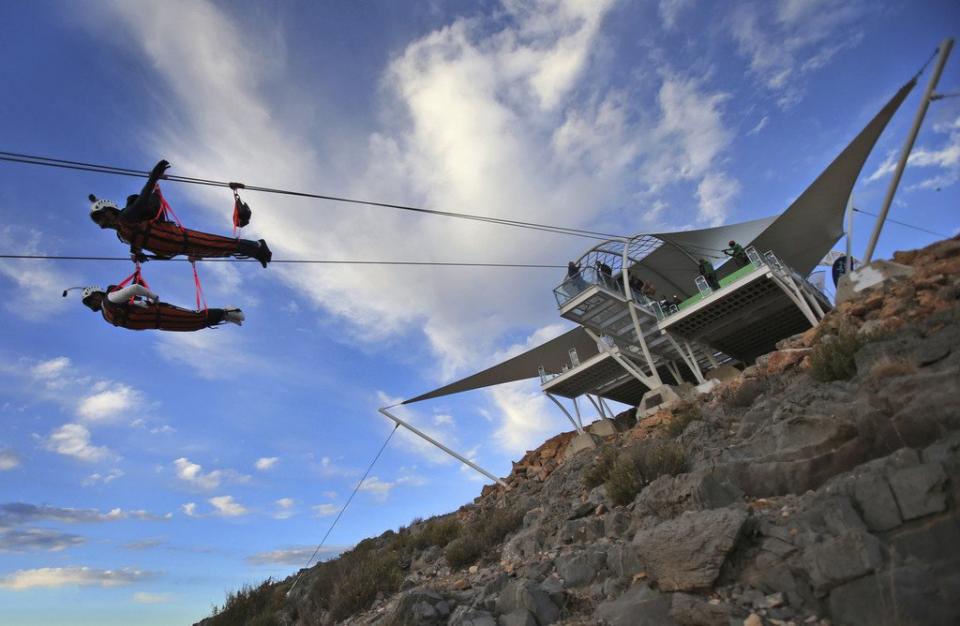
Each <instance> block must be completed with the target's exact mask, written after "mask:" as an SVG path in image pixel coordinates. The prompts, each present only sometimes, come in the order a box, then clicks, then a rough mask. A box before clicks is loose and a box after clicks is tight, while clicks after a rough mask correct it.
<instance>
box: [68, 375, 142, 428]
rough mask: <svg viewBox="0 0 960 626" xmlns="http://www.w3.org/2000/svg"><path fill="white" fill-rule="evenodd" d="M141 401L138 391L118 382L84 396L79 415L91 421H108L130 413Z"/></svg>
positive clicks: (79, 405)
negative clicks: (108, 387) (109, 387)
mask: <svg viewBox="0 0 960 626" xmlns="http://www.w3.org/2000/svg"><path fill="white" fill-rule="evenodd" d="M139 401H140V393H139V392H138V391H136V390H135V389H133V388H132V387H129V386H127V385H123V384H119V383H118V384H114V385H113V387H112V388H111V389H105V390H103V391H99V392H97V393H93V394H91V395H89V396H87V397H85V398H83V399H82V400H81V401H80V403H79V404H78V405H77V415H79V416H80V417H81V418H83V419H85V420H87V421H90V422H106V421H110V420H112V419H115V418H117V417H120V416H122V415H129V413H130V412H131V410H132V409H134V407H135V406H136V404H137V403H138V402H139Z"/></svg>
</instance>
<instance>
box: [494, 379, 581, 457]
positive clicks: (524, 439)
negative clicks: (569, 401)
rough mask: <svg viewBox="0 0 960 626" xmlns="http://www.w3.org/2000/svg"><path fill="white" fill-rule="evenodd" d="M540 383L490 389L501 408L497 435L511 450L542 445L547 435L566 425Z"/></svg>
mask: <svg viewBox="0 0 960 626" xmlns="http://www.w3.org/2000/svg"><path fill="white" fill-rule="evenodd" d="M536 387H537V385H536V383H520V384H510V385H501V386H500V387H495V388H494V389H492V390H490V391H489V392H488V393H489V394H490V395H491V396H492V397H493V401H494V403H495V404H496V406H497V408H498V409H499V410H500V420H499V421H500V426H499V427H498V428H497V430H496V432H495V433H494V439H495V441H496V442H497V444H498V445H499V446H500V448H501V449H502V450H503V451H504V452H506V453H509V454H517V453H521V452H524V451H526V450H530V449H532V448H534V447H536V446H538V445H540V444H541V443H542V442H543V440H544V439H545V438H546V437H549V436H550V435H552V434H555V433H556V432H557V430H558V429H559V428H562V427H563V424H564V423H563V422H560V421H559V420H558V418H557V417H556V416H555V411H553V410H552V409H551V408H550V407H549V406H548V405H547V398H546V396H544V395H543V394H542V393H541V392H540V391H539V389H537V388H536Z"/></svg>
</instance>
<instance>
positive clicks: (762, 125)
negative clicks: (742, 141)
mask: <svg viewBox="0 0 960 626" xmlns="http://www.w3.org/2000/svg"><path fill="white" fill-rule="evenodd" d="M769 122H770V117H769V116H767V115H764V116H763V117H761V118H760V121H759V122H757V125H756V126H754V127H753V128H751V129H750V130H748V131H747V135H756V134H759V133H760V131H761V130H763V129H764V128H766V127H767V124H768V123H769Z"/></svg>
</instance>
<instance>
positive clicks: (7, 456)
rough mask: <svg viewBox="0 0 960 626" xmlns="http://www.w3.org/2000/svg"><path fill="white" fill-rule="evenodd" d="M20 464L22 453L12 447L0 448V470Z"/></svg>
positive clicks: (10, 468)
mask: <svg viewBox="0 0 960 626" xmlns="http://www.w3.org/2000/svg"><path fill="white" fill-rule="evenodd" d="M19 466H20V455H19V454H17V451H16V450H14V449H12V448H0V472H5V471H8V470H12V469H14V468H16V467H19Z"/></svg>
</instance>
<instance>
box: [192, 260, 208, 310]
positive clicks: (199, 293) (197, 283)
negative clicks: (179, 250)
mask: <svg viewBox="0 0 960 626" xmlns="http://www.w3.org/2000/svg"><path fill="white" fill-rule="evenodd" d="M190 265H191V266H192V267H193V284H194V287H195V288H196V298H197V311H200V310H201V309H200V303H201V302H202V303H203V309H202V310H203V311H204V312H206V311H207V298H206V297H205V296H204V295H203V286H202V285H201V284H200V275H199V274H198V273H197V262H196V261H194V260H193V259H191V260H190Z"/></svg>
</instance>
